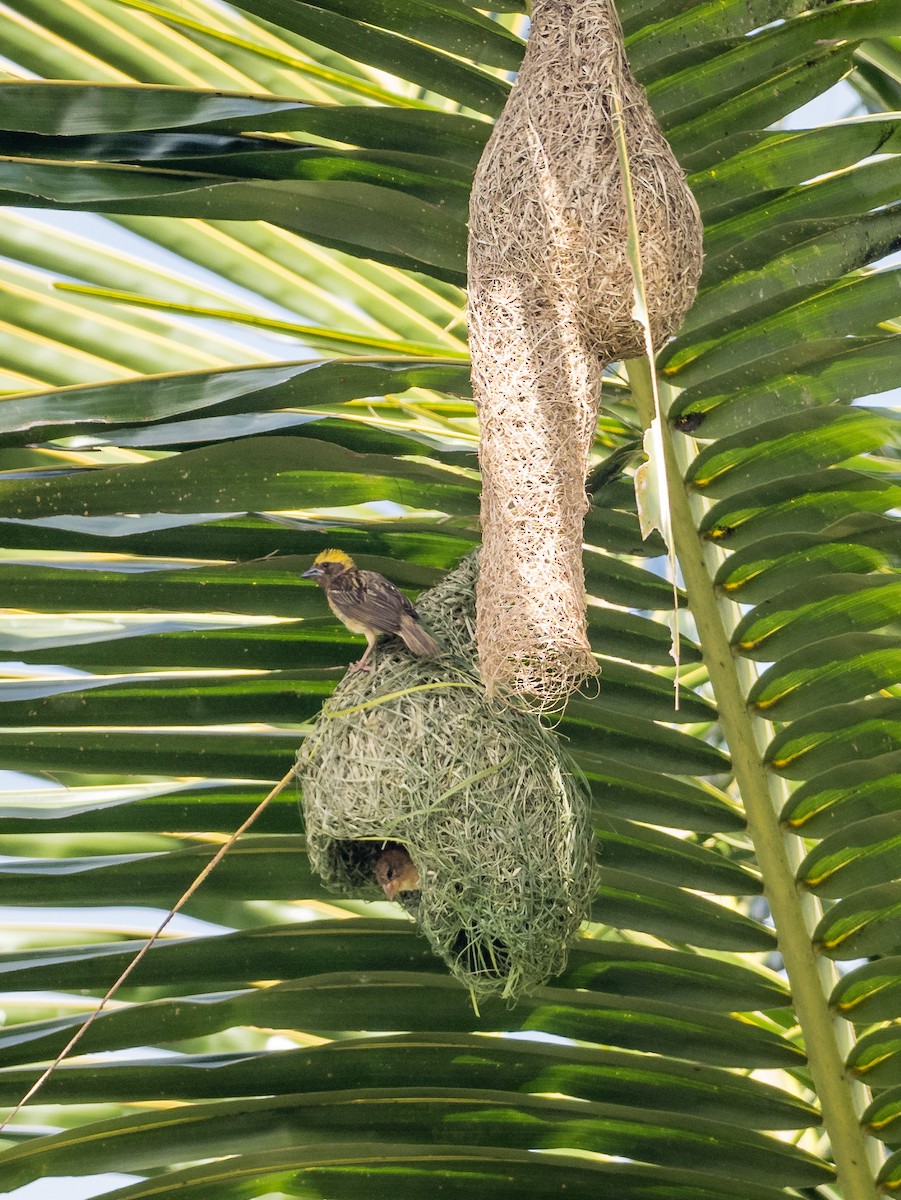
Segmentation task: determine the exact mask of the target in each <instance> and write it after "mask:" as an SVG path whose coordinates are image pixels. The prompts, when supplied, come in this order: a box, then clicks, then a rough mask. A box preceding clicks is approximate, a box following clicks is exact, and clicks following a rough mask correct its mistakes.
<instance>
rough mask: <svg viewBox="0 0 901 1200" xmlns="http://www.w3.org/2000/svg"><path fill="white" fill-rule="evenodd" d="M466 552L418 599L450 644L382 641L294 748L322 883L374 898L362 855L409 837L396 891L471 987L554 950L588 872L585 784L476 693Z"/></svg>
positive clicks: (520, 979)
mask: <svg viewBox="0 0 901 1200" xmlns="http://www.w3.org/2000/svg"><path fill="white" fill-rule="evenodd" d="M477 574H478V567H477V557H476V554H475V553H473V554H470V555H467V557H466V558H464V559H463V560H462V561H461V562H460V563H459V564H458V566H457V567H456V568H455V569H454V570H453V571H451V572H450V573H449V574H448V575H447V577H446V578H445V579H444V580H443V581H442V583H440V584H439V585H438V586H437V587H434V588H432V589H431V590H430V591H428V592H426V593H424V594H423V595H422V596H421V597H420V599H419V601H418V604H417V607H418V609H419V612H420V614H421V616H422V619H423V623H424V624H425V625H426V626H427V627H428V628H429V629H430V630H431V631H432V632H433V633H434V634H435V636H436V637H437V638H438V640H439V641H440V642H441V644H442V646H444V647H445V649H446V650H447V651H448V653H447V654H446V655H445V656H444V657H443V658H442V659H440V660H439V661H437V662H429V661H427V660H424V659H421V658H415V657H413V656H412V655H411V654H410V653H409V652H408V651H406V650H405V649H403V648H402V647H400V645H399V643H397V644H396V643H394V642H390V643H388V644H386V645H384V646H380V647H379V648H378V649H377V651H376V654H375V656H374V658H375V664H374V669H373V671H372V672H371V673H370V674H354V675H347V676H345V678H344V679H343V680H342V682H341V683H340V684H339V685H338V688H337V689H336V691H335V694H334V696H333V697H332V698H331V699H330V700H329V701H328V703H327V704H326V705H325V706H324V707H323V710H322V713H321V714H320V716H319V718H318V720H317V722H316V726H315V729H314V731H313V733H312V735H311V737H310V738H309V739H308V741H307V742H306V744H305V745H304V746H303V747H302V748H301V750H300V753H299V756H298V774H299V777H300V781H301V785H302V788H303V802H302V803H303V810H304V816H305V820H306V832H307V848H308V851H309V855H310V861H311V864H312V866H313V869H314V870H315V871H316V872H317V873H318V874H319V875H320V877H321V878H322V880H323V882H324V883H325V884H326V885H327V886H328V887H330V888H332V889H333V890H335V891H338V892H343V893H345V894H353V895H356V896H363V897H369V898H373V899H376V898H381V896H382V892H381V889H380V888H379V887H378V886H377V884H376V883H375V880H374V876H373V864H374V861H375V859H376V857H377V856H378V854H379V853H380V852H381V850H382V849H383V848H384V846H385V844H386V843H388V844H401V845H403V846H405V847H406V848H407V850H408V851H409V853H410V856H411V857H412V859H413V861H414V862H415V864H416V866H417V867H418V869H419V873H420V878H421V880H422V890H421V892H413V893H403V894H402V899H403V900H404V904H405V907H406V908H407V909H408V911H410V912H411V913H412V914H413V915H414V916H415V917H416V920H417V922H418V924H419V926H420V929H421V930H422V932H423V933H424V934H425V936H426V937H427V938H428V940H429V942H430V943H431V945H432V948H433V950H434V951H435V953H436V954H438V955H440V956H441V958H443V959H444V961H445V962H446V963H447V965H448V967H449V968H450V970H451V972H452V973H453V974H454V975H456V976H457V977H458V978H459V979H461V980H462V981H463V982H464V983H465V984H466V985H467V986H468V987H469V988H470V989H471V990H472V991H473V992H474V993H475V994H476V995H489V994H498V993H500V994H502V995H504V996H507V997H515V996H517V995H519V994H520V993H522V992H526V991H528V990H529V989H531V988H534V987H537V986H539V985H540V984H542V983H545V982H546V981H547V980H548V979H549V978H550V977H552V976H553V975H556V974H558V973H559V972H560V971H561V970H562V969H563V967H564V965H565V963H566V950H567V943H568V941H569V940H570V939H571V938H572V936H573V935H574V934H575V932H576V930H577V929H578V927H579V924H580V922H581V921H582V919H583V918H584V917H585V915H586V913H587V910H588V906H589V902H590V899H591V896H592V893H593V890H594V885H595V867H594V861H595V859H594V845H593V839H592V832H591V826H590V823H589V819H588V803H587V795H586V791H585V787H584V783H583V781H582V780H581V778H580V776H579V774H578V771H577V769H576V768H575V767H574V766H573V764H572V763H571V762H570V760H569V759H568V757H567V756H566V754H564V752H563V750H562V749H561V747H560V744H559V740H558V738H557V736H556V735H555V734H554V733H553V732H551V731H550V730H548V729H546V728H545V727H544V726H543V725H542V724H541V723H540V721H539V720H538V719H537V718H536V717H533V716H531V715H529V714H526V713H522V712H519V711H517V710H516V709H514V708H511V707H510V706H508V705H503V704H500V703H498V702H497V701H494V702H492V703H489V702H488V700H487V699H486V697H485V692H484V689H483V687H482V684H481V682H480V681H479V678H478V675H477V673H476V667H475V656H476V650H475V583H476V577H477Z"/></svg>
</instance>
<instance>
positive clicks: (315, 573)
mask: <svg viewBox="0 0 901 1200" xmlns="http://www.w3.org/2000/svg"><path fill="white" fill-rule="evenodd" d="M321 574H322V567H317V566H316V565H315V563H314V565H313V566H312V567H310V568H309V570H307V571H304V573H303V574H302V575H301V579H318V578H319V576H320V575H321Z"/></svg>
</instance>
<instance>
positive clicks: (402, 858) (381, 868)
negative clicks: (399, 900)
mask: <svg viewBox="0 0 901 1200" xmlns="http://www.w3.org/2000/svg"><path fill="white" fill-rule="evenodd" d="M373 873H374V875H375V879H376V883H377V884H378V885H379V887H380V888H381V889H382V891H383V892H384V893H385V895H386V896H387V897H388V899H389V900H394V899H396V897H397V894H398V892H418V891H419V889H420V887H421V886H422V885H421V883H420V879H419V871H418V870H417V869H416V864H415V863H414V862H413V859H412V858H410V856H409V854H408V853H407V852H406V850H405V849H404V848H403V846H389V847H388V848H387V849H386V850H383V851H382V852H381V854H380V855H379V856H378V858H377V859H376V860H375V864H374V866H373Z"/></svg>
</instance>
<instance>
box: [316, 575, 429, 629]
mask: <svg viewBox="0 0 901 1200" xmlns="http://www.w3.org/2000/svg"><path fill="white" fill-rule="evenodd" d="M330 595H331V598H332V600H333V601H334V603H335V604H336V605H337V606H338V607H339V608H340V609H341V611H342V612H343V613H344V614H345V615H346V616H348V617H350V618H351V620H353V621H359V622H360V624H361V625H366V626H368V627H369V628H370V629H374V630H376V631H377V632H378V633H397V631H398V629H399V628H400V621H401V617H402V616H403V615H404V614H405V613H406V614H407V615H408V616H412V617H414V618H416V609H415V608H414V607H413V605H412V604H411V603H410V601H409V600H408V599H407V597H406V596H405V595H404V594H403V592H401V591H399V590H398V589H397V588H396V587H395V586H394V584H393V583H392V582H391V581H390V580H389V579H386V578H385V577H384V575H379V574H378V572H377V571H345V572H343V573H342V574H341V575H339V576H338V577H337V578H336V579H335V581H334V583H333V584H332V587H331V589H330Z"/></svg>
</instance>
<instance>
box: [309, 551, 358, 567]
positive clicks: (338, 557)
mask: <svg viewBox="0 0 901 1200" xmlns="http://www.w3.org/2000/svg"><path fill="white" fill-rule="evenodd" d="M330 562H333V563H340V564H341V566H342V567H348V568H349V567H352V566H353V565H354V560H353V559H352V558H351V557H350V555H349V554H345V553H344V551H343V550H323V551H322V553H321V554H317V555H316V557H315V558H314V559H313V565H314V566H317V565H319V564H321V563H330Z"/></svg>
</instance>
